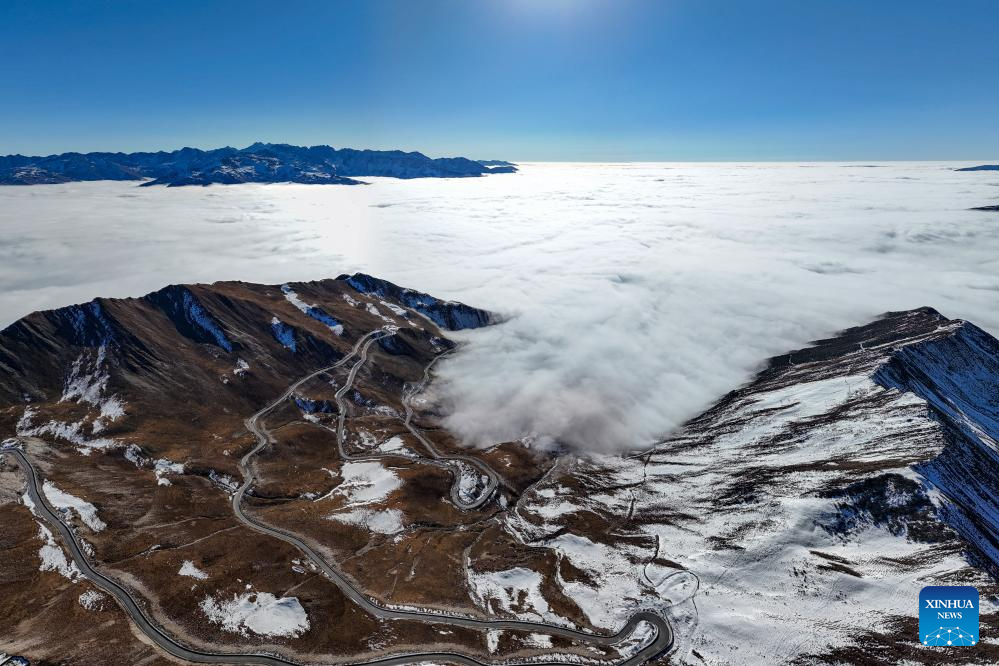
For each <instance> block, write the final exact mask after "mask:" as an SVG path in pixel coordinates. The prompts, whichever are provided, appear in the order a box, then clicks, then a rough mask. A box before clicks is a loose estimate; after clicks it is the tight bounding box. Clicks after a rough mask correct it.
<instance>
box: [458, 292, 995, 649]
mask: <svg viewBox="0 0 999 666" xmlns="http://www.w3.org/2000/svg"><path fill="white" fill-rule="evenodd" d="M997 438H999V343H997V341H996V340H995V339H994V338H992V337H991V336H989V335H988V334H986V333H984V332H983V331H981V330H980V329H978V328H977V327H975V326H974V325H972V324H969V323H966V322H962V321H954V320H948V319H946V318H944V317H942V316H941V315H939V314H938V313H937V312H935V311H933V310H931V309H928V308H924V309H920V310H915V311H911V312H902V313H892V314H889V315H887V316H885V317H884V318H883V319H881V320H879V321H876V322H874V323H872V324H870V325H867V326H863V327H858V328H855V329H850V330H847V331H844V332H843V333H842V334H840V335H839V336H837V337H835V338H831V339H829V340H823V341H820V342H818V343H816V344H815V346H813V347H809V348H806V349H802V350H798V351H795V352H792V353H790V354H787V355H785V356H781V357H777V358H775V359H773V360H772V361H771V362H770V363H769V365H768V367H767V369H766V370H764V371H763V372H762V373H761V374H760V375H759V376H758V377H757V378H756V379H755V380H754V381H753V382H751V383H750V384H748V385H747V386H744V387H742V388H740V389H738V390H736V391H734V392H732V393H731V394H729V395H728V396H726V397H725V398H724V399H723V400H722V401H720V402H719V403H718V404H717V405H716V406H714V407H713V408H711V409H710V410H708V411H706V412H705V413H704V414H702V415H701V416H699V417H697V418H695V419H693V420H692V421H691V422H690V423H688V424H687V425H686V426H685V427H684V428H683V429H681V430H680V431H679V432H677V433H675V434H673V435H671V436H670V437H668V438H666V439H665V440H664V441H663V442H661V443H659V444H658V445H656V446H655V447H654V448H653V449H652V450H650V451H648V452H646V453H643V454H638V455H635V456H634V457H630V458H624V459H621V458H611V457H605V458H599V457H598V458H593V457H590V458H588V459H580V460H575V461H564V462H563V463H562V465H560V466H558V467H556V468H555V469H554V470H553V472H552V473H551V474H549V475H548V476H547V477H546V478H545V480H544V481H543V482H542V483H539V484H537V485H536V486H534V487H533V488H532V490H531V492H529V493H526V494H525V495H524V496H523V497H522V498H521V499H520V501H519V502H518V504H517V510H516V512H515V513H509V514H507V516H506V519H505V531H506V533H507V534H508V535H509V536H508V537H507V541H508V543H509V546H505V545H504V544H502V543H501V544H499V545H494V548H497V549H500V550H502V549H503V548H504V547H508V548H510V549H513V550H514V551H515V552H517V553H518V557H517V558H514V559H510V558H507V559H506V561H505V562H504V565H503V566H504V567H505V568H506V570H512V568H520V569H526V570H534V571H539V572H543V571H545V570H546V567H547V566H549V565H546V564H544V561H543V559H542V558H541V557H539V555H538V550H536V549H541V552H544V551H545V550H548V551H549V552H551V553H552V554H553V555H554V557H555V560H556V561H559V562H563V563H567V564H571V570H572V571H573V574H572V576H573V579H574V582H570V579H569V578H568V577H567V576H566V574H565V573H564V571H565V569H564V567H565V564H563V565H562V566H563V573H562V576H563V577H564V578H565V582H563V583H560V584H561V586H562V589H563V591H564V592H565V593H566V594H567V595H569V596H570V597H572V598H573V599H574V600H576V601H577V602H579V603H580V604H581V606H582V607H583V608H584V610H585V612H586V613H587V614H588V616H589V618H590V620H591V621H592V622H594V623H595V624H598V625H600V626H613V625H616V624H617V623H619V622H620V621H621V619H622V618H624V617H627V616H628V615H629V614H630V613H632V612H634V610H635V609H637V608H654V607H657V606H660V605H661V604H663V603H664V600H665V602H666V603H667V605H668V610H667V612H668V615H669V617H670V619H671V622H672V625H673V628H674V631H675V632H676V635H677V649H676V651H675V652H674V654H673V655H672V656H671V658H670V661H671V663H674V662H675V663H682V664H705V663H707V664H747V663H749V664H763V663H828V662H829V661H830V660H831V661H834V662H835V663H858V664H860V663H872V662H874V661H875V660H876V661H877V663H903V662H904V663H928V664H929V663H939V661H938V660H939V658H940V654H939V653H938V652H934V651H933V650H932V649H930V648H923V647H922V646H921V645H920V644H919V641H918V636H917V635H916V618H917V616H918V609H917V601H916V600H917V598H918V593H919V589H920V588H921V587H922V586H924V585H931V584H945V585H946V584H972V585H977V586H978V587H979V590H980V591H981V593H982V599H983V607H982V617H983V630H982V635H983V636H987V635H990V633H992V634H993V635H994V632H989V631H988V627H996V626H999V615H997V612H996V611H997V608H996V605H995V602H994V597H993V596H992V595H994V594H995V593H996V592H997V589H999V588H997V586H996V583H995V576H996V573H997V564H999V561H997V557H996V553H997V551H996V534H997V528H999V521H997V517H999V514H997V511H996V500H997V498H999V487H997V482H996V479H999V460H997V447H996V439H997ZM525 546H526V547H528V548H529V549H525ZM473 554H474V553H473ZM480 561H483V560H482V559H481V558H480ZM472 576H473V578H474V579H476V580H481V581H483V582H482V585H484V586H485V585H487V583H486V581H488V580H491V579H492V580H495V579H496V578H497V577H502V570H494V571H492V572H490V571H488V570H479V571H474V572H473V573H472ZM522 577H523V576H522ZM483 589H484V590H485V589H487V588H485V587H484V588H483ZM527 591H528V590H527V588H525V589H524V593H527ZM510 594H511V595H512V596H513V597H516V595H517V594H518V590H516V589H514V590H512V591H511V593H510ZM962 658H964V659H966V660H967V663H995V660H996V659H997V658H999V648H997V646H996V644H995V643H993V642H983V643H982V644H980V645H978V646H976V647H975V648H973V649H968V650H967V651H965V652H962Z"/></svg>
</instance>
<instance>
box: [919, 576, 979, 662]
mask: <svg viewBox="0 0 999 666" xmlns="http://www.w3.org/2000/svg"><path fill="white" fill-rule="evenodd" d="M919 640H920V642H921V643H922V644H923V645H942V646H944V647H946V646H960V645H978V590H977V589H975V588H974V587H971V586H970V585H953V586H949V585H929V586H927V587H924V588H923V589H922V590H921V591H920V592H919Z"/></svg>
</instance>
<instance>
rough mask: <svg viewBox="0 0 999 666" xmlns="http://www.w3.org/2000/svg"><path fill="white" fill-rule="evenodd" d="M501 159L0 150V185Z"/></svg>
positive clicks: (272, 148) (384, 171) (396, 169)
mask: <svg viewBox="0 0 999 666" xmlns="http://www.w3.org/2000/svg"><path fill="white" fill-rule="evenodd" d="M514 171H516V167H515V166H514V165H513V164H511V163H509V162H501V161H498V160H489V161H483V162H477V161H475V160H470V159H467V158H464V157H443V158H438V159H432V158H429V157H427V156H426V155H424V154H422V153H418V152H410V153H407V152H403V151H401V150H354V149H352V148H340V149H337V148H332V147H330V146H309V147H303V146H292V145H288V144H281V143H254V144H253V145H252V146H248V147H246V148H242V149H239V148H230V147H226V148H217V149H214V150H200V149H198V148H181V149H180V150H174V151H171V152H164V151H159V152H155V153H62V154H61V155H49V156H46V157H27V156H24V155H7V156H5V157H0V185H41V184H49V183H68V182H73V181H82V180H144V181H146V182H144V183H142V185H143V186H146V185H167V186H168V187H177V186H181V185H210V184H212V183H219V184H224V185H231V184H236V183H307V184H326V185H329V184H338V185H358V184H361V181H359V180H356V179H357V178H363V177H371V176H386V177H390V178H467V177H472V176H481V175H483V174H488V173H512V172H514Z"/></svg>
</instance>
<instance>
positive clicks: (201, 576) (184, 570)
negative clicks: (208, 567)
mask: <svg viewBox="0 0 999 666" xmlns="http://www.w3.org/2000/svg"><path fill="white" fill-rule="evenodd" d="M177 574H178V575H179V576H187V577H189V578H196V579H198V580H208V574H207V573H205V572H204V571H202V570H201V569H199V568H198V567H196V566H194V562H192V561H191V560H184V563H183V564H181V565H180V571H178V572H177Z"/></svg>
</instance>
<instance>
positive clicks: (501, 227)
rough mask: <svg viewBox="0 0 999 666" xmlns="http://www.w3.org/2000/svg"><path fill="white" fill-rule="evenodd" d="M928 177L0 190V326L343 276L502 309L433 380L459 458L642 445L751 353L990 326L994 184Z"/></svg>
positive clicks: (817, 172) (589, 168)
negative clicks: (204, 289) (895, 330)
mask: <svg viewBox="0 0 999 666" xmlns="http://www.w3.org/2000/svg"><path fill="white" fill-rule="evenodd" d="M953 166H954V165H951V164H929V163H915V164H904V163H896V164H891V165H889V166H885V167H884V168H867V167H861V166H844V165H836V164H821V165H778V164H763V165H734V164H730V165H700V164H693V165H691V164H686V165H683V164H672V165H586V166H582V165H534V166H530V165H529V166H527V167H526V168H525V169H524V170H523V172H522V173H520V174H515V175H503V176H491V177H487V178H480V179H456V180H414V181H395V180H386V179H373V180H374V184H373V185H371V186H367V187H352V188H351V187H310V186H296V185H271V186H259V185H248V186H233V187H209V188H171V189H166V188H137V187H135V185H134V184H127V183H74V184H69V185H54V186H39V187H8V188H0V225H2V226H3V228H4V231H5V242H4V244H3V246H2V247H0V319H2V320H4V321H12V320H13V319H14V318H16V317H17V316H21V315H23V314H26V313H27V312H28V311H29V310H31V309H34V308H36V307H39V306H44V307H54V306H59V305H65V304H68V303H72V302H79V301H83V300H87V299H89V298H91V297H93V296H97V295H105V296H126V295H130V296H135V295H140V294H142V293H145V292H148V291H151V290H153V289H156V288H159V287H161V286H163V285H165V284H167V283H171V282H191V281H202V282H206V281H213V280H219V279H244V280H253V281H260V282H270V283H274V284H282V283H284V282H287V281H295V280H306V279H318V278H323V277H332V276H335V275H336V274H338V273H340V272H349V271H353V270H364V271H365V272H369V273H372V274H375V275H379V276H382V277H385V278H387V279H390V280H393V281H395V282H398V283H400V284H404V285H406V286H411V287H415V288H418V289H422V290H424V291H428V292H430V293H433V294H436V295H439V296H442V297H446V298H457V299H460V300H464V301H465V302H467V303H469V304H472V305H477V306H481V307H488V308H492V309H495V310H499V311H502V312H504V313H506V314H509V315H511V316H512V318H511V320H510V321H509V322H508V323H506V324H504V325H502V326H499V327H496V328H493V329H489V330H483V331H477V332H470V333H468V334H465V335H464V336H463V337H466V338H467V339H469V340H470V341H471V342H472V344H470V345H468V346H467V347H466V348H465V349H464V350H463V351H462V352H461V353H460V354H457V355H456V356H454V358H453V359H452V360H450V361H448V362H447V363H446V364H443V365H442V366H440V370H441V373H442V375H443V377H444V378H446V379H447V382H446V383H444V384H442V385H441V386H440V387H439V388H438V394H439V396H440V398H441V399H442V400H446V401H448V402H449V403H451V405H452V406H453V408H454V414H453V416H452V417H451V418H450V423H449V425H450V426H451V427H453V428H454V429H455V430H457V431H458V432H460V433H461V434H462V435H463V436H464V437H465V438H466V439H467V440H468V441H469V442H474V443H491V442H494V441H496V440H502V439H512V438H515V437H519V436H521V435H523V434H527V433H535V434H537V435H539V436H541V437H546V436H547V437H552V438H556V439H559V440H562V441H568V442H570V443H574V444H576V445H578V446H584V447H588V448H600V449H614V448H620V447H622V446H632V445H634V446H638V445H642V444H643V443H644V442H645V441H646V440H648V439H649V438H651V437H653V436H655V434H656V433H658V432H662V431H664V430H668V429H670V428H672V427H674V426H676V425H677V424H679V423H681V422H682V421H683V420H684V419H686V418H689V417H690V416H692V415H693V414H696V413H697V412H698V411H699V410H700V409H702V408H703V407H704V406H705V405H707V404H709V403H710V402H711V401H712V400H714V399H715V398H717V397H718V396H719V395H720V394H722V393H724V392H725V391H728V390H730V389H731V388H733V387H734V386H736V385H738V384H739V383H741V382H743V381H745V380H746V379H748V378H749V377H750V376H751V373H752V372H753V371H754V370H755V369H756V368H757V367H758V364H759V363H760V362H761V361H762V360H763V359H765V358H766V357H768V356H770V355H773V354H778V353H781V352H783V351H786V350H788V349H791V348H794V347H798V346H802V345H804V344H806V343H807V342H808V341H809V340H811V339H813V338H816V337H819V336H823V335H828V334H831V333H833V332H834V331H836V330H837V329H840V328H843V327H846V326H849V325H853V324H858V323H863V322H865V321H867V320H869V319H870V318H871V317H872V316H874V315H876V314H878V313H880V312H883V311H885V310H900V309H906V308H911V307H916V306H920V305H931V306H933V307H936V308H937V309H939V310H941V311H942V312H943V313H944V314H946V315H948V316H951V317H963V318H967V319H970V320H973V321H975V322H976V323H978V324H980V325H982V326H984V327H985V328H987V329H989V330H991V331H993V332H999V311H997V310H996V309H995V307H994V302H995V297H996V294H997V292H999V260H997V259H996V257H999V217H997V216H996V215H995V214H990V213H987V212H968V211H966V210H965V209H966V208H968V207H970V206H979V205H985V204H989V203H994V200H995V199H996V198H997V197H999V188H997V187H996V185H999V177H997V176H994V175H991V174H988V173H958V172H954V171H952V170H951V169H952V167H953Z"/></svg>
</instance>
